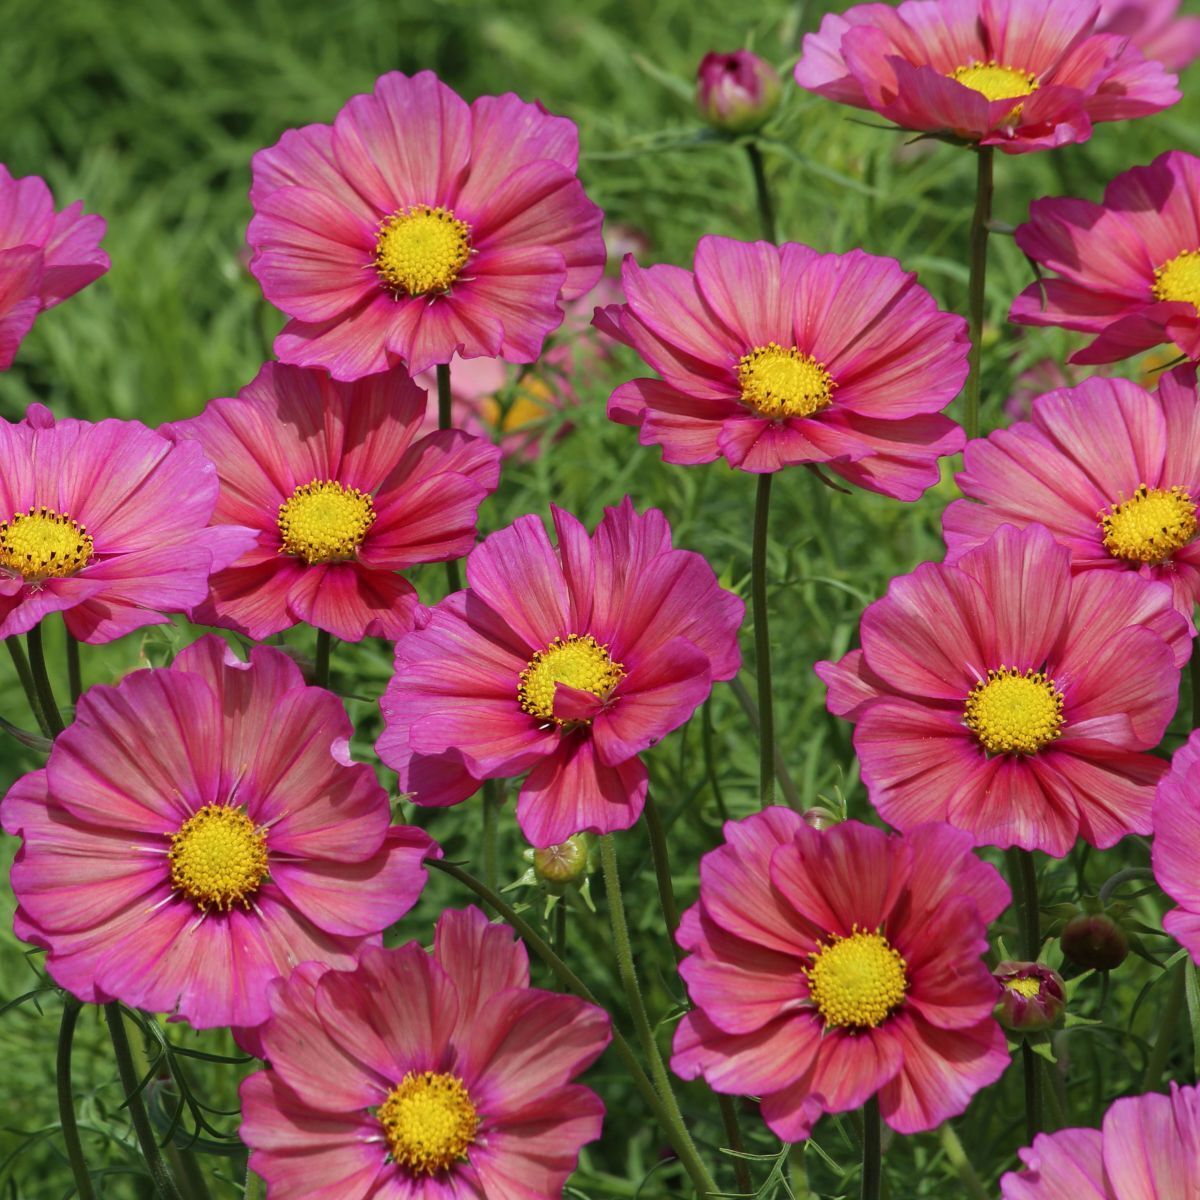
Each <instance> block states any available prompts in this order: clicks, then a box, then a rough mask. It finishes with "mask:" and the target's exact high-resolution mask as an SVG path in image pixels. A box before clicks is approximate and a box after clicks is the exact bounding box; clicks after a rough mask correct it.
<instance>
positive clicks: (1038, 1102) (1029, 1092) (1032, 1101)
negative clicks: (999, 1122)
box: [1021, 1038, 1045, 1146]
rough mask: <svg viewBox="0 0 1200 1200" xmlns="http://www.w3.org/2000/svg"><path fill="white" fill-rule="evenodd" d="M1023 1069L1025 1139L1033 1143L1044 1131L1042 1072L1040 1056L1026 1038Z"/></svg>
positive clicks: (1022, 1053) (1023, 1043)
mask: <svg viewBox="0 0 1200 1200" xmlns="http://www.w3.org/2000/svg"><path fill="white" fill-rule="evenodd" d="M1021 1069H1022V1070H1023V1071H1024V1073H1025V1140H1026V1142H1027V1143H1028V1144H1029V1145H1031V1146H1032V1145H1033V1139H1034V1138H1035V1137H1036V1136H1037V1135H1038V1134H1039V1133H1041V1132H1042V1129H1043V1128H1044V1125H1045V1122H1044V1118H1043V1116H1042V1073H1041V1070H1040V1068H1039V1067H1038V1056H1037V1055H1036V1054H1035V1053H1034V1052H1033V1047H1032V1046H1031V1045H1030V1044H1029V1039H1028V1038H1026V1039H1025V1040H1024V1041H1022V1042H1021Z"/></svg>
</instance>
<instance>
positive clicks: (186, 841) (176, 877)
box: [168, 804, 267, 912]
mask: <svg viewBox="0 0 1200 1200" xmlns="http://www.w3.org/2000/svg"><path fill="white" fill-rule="evenodd" d="M168 857H169V858H170V861H171V886H172V887H173V888H175V890H176V891H179V892H182V893H183V894H184V895H185V896H186V897H187V898H188V899H189V900H194V901H195V902H196V907H197V908H200V909H203V910H205V911H207V910H208V909H210V908H216V909H220V911H221V912H228V911H229V910H230V909H231V908H232V907H233V906H234V905H235V904H240V905H241V906H242V907H243V908H249V907H250V897H251V896H253V895H254V893H255V892H257V891H258V888H259V884H261V883H262V881H263V880H264V879H266V877H267V835H266V831H265V830H263V829H258V828H256V827H255V825H254V822H253V821H251V820H250V818H249V817H248V816H247V815H246V810H245V809H244V808H233V807H231V806H229V805H227V804H206V805H205V806H204V807H203V808H201V809H199V810H198V811H197V812H195V813H193V814H192V815H191V816H190V817H188V819H187V820H186V821H184V823H183V824H182V825H181V826H180V827H179V832H178V833H174V834H172V835H171V849H170V851H169V852H168Z"/></svg>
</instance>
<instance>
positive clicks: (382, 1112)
mask: <svg viewBox="0 0 1200 1200" xmlns="http://www.w3.org/2000/svg"><path fill="white" fill-rule="evenodd" d="M376 1115H377V1116H378V1118H379V1123H380V1124H381V1125H382V1126H383V1132H384V1136H385V1137H386V1138H387V1144H388V1149H389V1151H390V1152H391V1156H392V1160H393V1161H394V1162H397V1163H399V1164H400V1165H401V1166H403V1167H407V1168H408V1170H410V1171H411V1172H412V1173H413V1174H414V1175H432V1174H434V1172H435V1171H446V1170H449V1169H450V1167H452V1166H453V1165H454V1164H455V1163H456V1162H461V1161H462V1160H463V1159H465V1158H466V1157H467V1151H468V1150H469V1149H470V1148H471V1145H472V1143H473V1142H474V1141H475V1134H476V1131H477V1130H478V1129H479V1114H478V1113H477V1112H476V1111H475V1105H474V1104H472V1103H471V1097H470V1094H469V1093H468V1092H467V1089H466V1085H465V1084H464V1083H463V1081H462V1080H461V1079H459V1078H458V1076H457V1075H447V1074H435V1073H434V1072H433V1071H421V1072H417V1071H409V1073H408V1074H407V1075H405V1076H404V1078H403V1079H402V1080H401V1081H400V1082H399V1083H398V1084H397V1085H396V1086H395V1087H394V1088H392V1090H391V1091H390V1092H389V1093H388V1096H387V1099H386V1100H385V1101H384V1102H383V1103H382V1104H381V1105H380V1106H379V1110H378V1112H377V1114H376Z"/></svg>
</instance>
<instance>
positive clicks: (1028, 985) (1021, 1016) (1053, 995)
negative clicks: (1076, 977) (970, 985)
mask: <svg viewBox="0 0 1200 1200" xmlns="http://www.w3.org/2000/svg"><path fill="white" fill-rule="evenodd" d="M992 977H993V978H994V979H995V980H996V982H997V983H998V984H999V985H1000V1000H999V1002H998V1003H997V1005H996V1020H998V1021H999V1022H1000V1024H1001V1025H1003V1026H1004V1028H1005V1029H1012V1030H1014V1031H1016V1032H1017V1033H1036V1032H1040V1031H1041V1030H1043V1029H1049V1028H1050V1027H1051V1026H1052V1025H1054V1024H1055V1022H1056V1021H1057V1020H1058V1019H1059V1017H1061V1016H1062V1014H1063V1011H1064V1009H1065V1008H1066V1007H1067V991H1066V988H1065V987H1064V986H1063V980H1062V976H1061V975H1060V974H1059V973H1058V972H1057V971H1056V970H1054V969H1053V968H1052V967H1048V966H1046V965H1045V963H1040V962H1012V961H1006V962H1002V963H997V964H996V967H995V969H994V970H993V971H992Z"/></svg>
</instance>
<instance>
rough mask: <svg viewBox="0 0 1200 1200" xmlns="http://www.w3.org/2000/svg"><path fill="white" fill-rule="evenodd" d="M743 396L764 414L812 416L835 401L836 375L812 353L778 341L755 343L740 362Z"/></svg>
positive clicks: (776, 418)
mask: <svg viewBox="0 0 1200 1200" xmlns="http://www.w3.org/2000/svg"><path fill="white" fill-rule="evenodd" d="M738 383H739V384H740V385H741V389H742V400H743V401H744V402H745V403H746V404H748V405H749V406H750V407H751V408H752V409H754V411H755V412H758V413H761V414H762V415H763V416H764V417H770V418H771V419H772V420H778V419H780V418H782V417H811V416H812V415H813V413H815V412H820V411H821V409H823V408H828V407H829V406H830V405H831V404H832V403H833V389H834V388H835V387H837V384H836V383H835V382H834V381H833V377H832V376H831V375H830V374H829V372H828V371H827V370H825V368H824V366H823V365H822V364H821V363H819V362H817V360H816V359H815V358H813V356H812V355H811V354H805V353H804V352H803V351H801V350H800V349H798V348H797V347H796V346H793V347H792V348H791V349H790V350H785V349H784V348H783V347H782V346H780V345H779V344H778V342H768V343H767V344H766V345H765V346H755V347H754V349H753V350H751V351H750V353H749V354H744V355H743V356H742V358H741V359H740V360H739V362H738Z"/></svg>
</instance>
